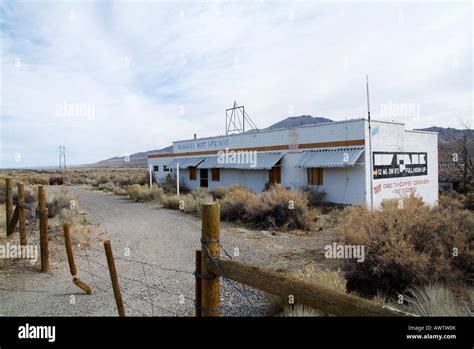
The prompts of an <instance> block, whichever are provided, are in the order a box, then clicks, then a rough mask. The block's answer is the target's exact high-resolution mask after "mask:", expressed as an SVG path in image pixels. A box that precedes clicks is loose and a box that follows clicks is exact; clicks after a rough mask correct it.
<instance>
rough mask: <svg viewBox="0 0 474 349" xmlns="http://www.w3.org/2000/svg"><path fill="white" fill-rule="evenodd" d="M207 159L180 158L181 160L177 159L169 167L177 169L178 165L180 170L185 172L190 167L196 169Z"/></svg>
mask: <svg viewBox="0 0 474 349" xmlns="http://www.w3.org/2000/svg"><path fill="white" fill-rule="evenodd" d="M204 159H205V158H203V157H198V158H196V157H192V158H190V157H180V158H175V159H174V160H173V161H172V162H171V164H169V165H168V167H169V168H176V165H177V164H179V168H180V169H182V170H184V169H187V168H188V167H195V166H197V165H199V164H200V163H201V162H203V161H204Z"/></svg>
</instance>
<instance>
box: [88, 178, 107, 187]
mask: <svg viewBox="0 0 474 349" xmlns="http://www.w3.org/2000/svg"><path fill="white" fill-rule="evenodd" d="M107 182H109V179H108V178H107V177H106V176H100V177H99V178H97V179H95V180H94V181H93V182H92V186H93V187H99V186H100V185H101V184H106V183H107Z"/></svg>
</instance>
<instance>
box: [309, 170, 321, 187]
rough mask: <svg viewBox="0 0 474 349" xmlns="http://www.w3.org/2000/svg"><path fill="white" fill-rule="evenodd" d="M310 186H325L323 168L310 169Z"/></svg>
mask: <svg viewBox="0 0 474 349" xmlns="http://www.w3.org/2000/svg"><path fill="white" fill-rule="evenodd" d="M308 184H309V185H323V169H322V168H308Z"/></svg>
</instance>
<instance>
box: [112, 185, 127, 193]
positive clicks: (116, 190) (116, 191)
mask: <svg viewBox="0 0 474 349" xmlns="http://www.w3.org/2000/svg"><path fill="white" fill-rule="evenodd" d="M113 193H114V194H115V195H127V190H125V189H123V188H121V187H119V186H116V187H114V191H113Z"/></svg>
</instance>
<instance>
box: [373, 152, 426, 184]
mask: <svg viewBox="0 0 474 349" xmlns="http://www.w3.org/2000/svg"><path fill="white" fill-rule="evenodd" d="M373 157H374V159H373V163H374V179H382V178H400V177H410V176H425V175H427V174H428V154H427V153H418V152H374V153H373Z"/></svg>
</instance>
